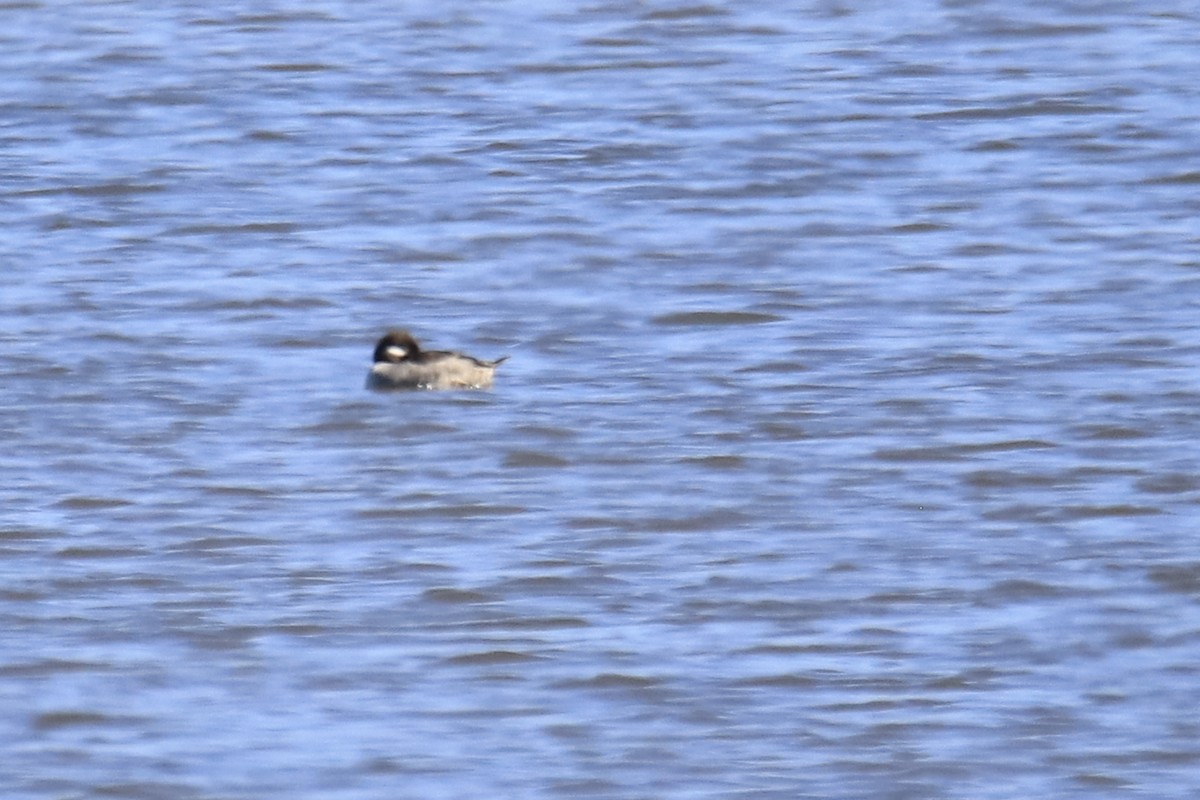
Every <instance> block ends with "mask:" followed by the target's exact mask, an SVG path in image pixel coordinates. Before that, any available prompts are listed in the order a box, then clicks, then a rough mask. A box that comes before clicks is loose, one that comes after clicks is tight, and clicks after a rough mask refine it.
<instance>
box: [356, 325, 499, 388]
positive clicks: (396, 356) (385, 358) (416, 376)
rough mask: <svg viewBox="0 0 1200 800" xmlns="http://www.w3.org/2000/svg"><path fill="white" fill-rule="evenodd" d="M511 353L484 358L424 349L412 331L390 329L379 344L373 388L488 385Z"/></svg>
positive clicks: (371, 378) (369, 383)
mask: <svg viewBox="0 0 1200 800" xmlns="http://www.w3.org/2000/svg"><path fill="white" fill-rule="evenodd" d="M507 359H508V356H502V357H500V358H497V359H496V360H495V361H483V360H482V359H478V358H475V357H473V356H468V355H464V354H462V353H455V352H450V351H446V350H422V349H421V346H420V345H419V344H417V340H416V339H414V338H413V337H412V334H410V333H409V332H408V331H398V330H397V331H388V332H387V333H385V334H384V335H383V337H382V338H381V339H380V340H379V341H378V342H377V343H376V345H375V363H374V364H372V365H371V372H370V373H369V374H368V375H367V388H369V389H487V388H490V387H491V385H492V378H493V376H494V375H495V373H496V367H497V366H499V365H500V364H501V363H502V362H503V361H505V360H507Z"/></svg>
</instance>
